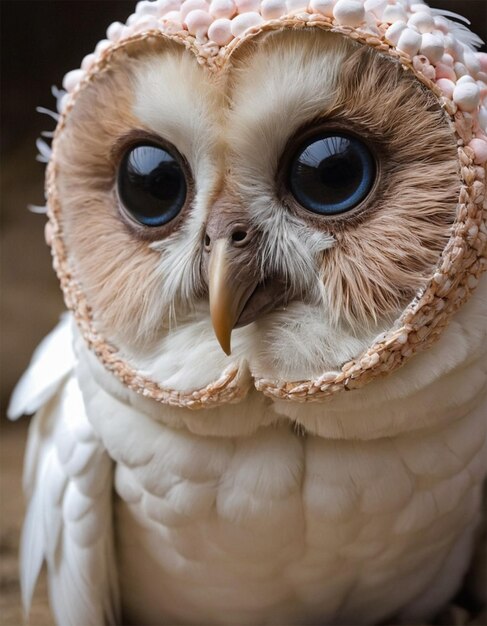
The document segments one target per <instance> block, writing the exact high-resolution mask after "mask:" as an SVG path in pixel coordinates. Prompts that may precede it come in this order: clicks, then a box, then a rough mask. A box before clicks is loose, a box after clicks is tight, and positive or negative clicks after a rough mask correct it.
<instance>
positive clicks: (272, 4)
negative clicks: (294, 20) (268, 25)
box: [260, 0, 333, 20]
mask: <svg viewBox="0 0 487 626" xmlns="http://www.w3.org/2000/svg"><path fill="white" fill-rule="evenodd" d="M318 1H319V0H318ZM312 3H313V0H312V2H311V4H312ZM332 6H333V3H332ZM260 12H261V14H262V17H263V18H264V19H265V20H275V19H276V18H278V17H280V16H281V15H284V14H285V13H286V3H285V1H284V0H262V4H261V5H260Z"/></svg>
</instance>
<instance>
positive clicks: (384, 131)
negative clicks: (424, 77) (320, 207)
mask: <svg viewBox="0 0 487 626" xmlns="http://www.w3.org/2000/svg"><path fill="white" fill-rule="evenodd" d="M325 118H326V119H331V120H340V119H341V120H346V121H347V123H348V124H350V125H351V127H352V128H354V127H355V128H361V129H362V133H363V136H364V138H365V139H366V140H368V141H370V142H371V143H372V144H373V145H375V147H376V151H377V153H378V155H379V169H380V174H379V176H380V179H379V181H378V184H377V186H376V189H374V190H373V192H372V197H371V200H369V201H368V206H367V207H366V209H365V210H364V212H363V213H362V214H360V211H359V213H358V216H357V218H354V217H353V216H352V217H351V219H347V217H346V216H344V219H342V220H336V221H333V222H330V230H331V232H332V233H333V234H334V236H335V238H336V240H337V245H336V246H334V247H333V248H331V249H329V250H327V251H325V253H324V258H323V265H322V275H323V281H324V284H325V288H326V294H327V309H328V310H329V311H330V313H331V316H332V319H333V320H335V322H337V323H338V322H340V321H343V320H346V321H347V322H349V323H350V324H351V325H356V324H357V323H359V324H361V325H362V324H363V325H366V326H369V325H371V324H372V323H374V322H376V321H377V320H378V319H381V318H384V317H386V316H390V315H394V314H396V313H397V312H398V311H399V310H401V309H402V308H403V306H404V305H405V304H406V303H407V302H408V301H409V300H411V299H412V297H414V295H415V293H416V292H417V291H418V289H419V288H420V287H421V286H422V284H423V282H424V280H425V278H426V277H427V276H428V275H430V274H431V271H432V268H433V266H434V264H435V263H436V262H437V260H438V256H439V253H440V252H441V250H442V249H443V248H444V246H445V243H446V241H447V239H448V236H449V230H450V225H451V224H452V222H453V219H454V215H455V209H456V203H457V198H458V191H459V177H458V160H457V155H456V146H455V141H454V138H453V136H452V133H451V130H450V128H449V126H448V123H447V120H446V117H445V115H444V114H443V112H442V110H441V108H440V107H439V105H438V103H437V102H436V101H435V99H434V96H433V95H432V94H431V93H430V92H429V91H427V90H426V89H425V88H423V87H422V86H421V85H420V84H419V83H418V81H417V80H416V79H414V78H413V77H411V76H410V75H409V74H408V73H407V72H405V71H404V70H403V69H402V68H401V67H400V66H399V65H398V64H397V63H394V62H392V61H391V60H390V59H389V58H386V57H383V56H381V55H379V54H377V53H375V52H374V51H371V50H369V49H367V48H364V47H359V48H357V50H356V51H355V52H353V53H352V54H351V55H350V56H349V58H348V59H347V60H346V61H345V63H344V65H343V67H342V71H341V78H340V81H339V84H338V88H337V93H336V99H335V102H334V103H333V105H332V107H331V109H330V110H328V111H326V114H325Z"/></svg>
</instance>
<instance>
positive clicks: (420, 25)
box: [408, 11, 435, 33]
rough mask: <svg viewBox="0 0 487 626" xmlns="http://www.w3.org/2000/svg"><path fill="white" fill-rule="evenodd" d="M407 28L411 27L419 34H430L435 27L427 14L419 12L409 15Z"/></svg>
mask: <svg viewBox="0 0 487 626" xmlns="http://www.w3.org/2000/svg"><path fill="white" fill-rule="evenodd" d="M408 26H412V27H413V28H415V29H416V30H417V31H418V32H420V33H431V31H432V30H433V28H434V27H435V21H434V19H433V18H432V17H431V15H430V14H429V13H426V12H425V11H419V12H418V13H413V15H411V17H410V18H409V20H408Z"/></svg>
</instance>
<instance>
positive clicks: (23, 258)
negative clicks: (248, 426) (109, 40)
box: [0, 0, 487, 626]
mask: <svg viewBox="0 0 487 626" xmlns="http://www.w3.org/2000/svg"><path fill="white" fill-rule="evenodd" d="M429 4H430V5H431V6H436V7H440V8H443V9H448V10H450V11H455V12H458V13H460V14H461V15H464V16H465V17H467V18H468V19H470V21H471V22H472V30H474V31H475V32H477V33H478V34H479V35H480V36H481V37H482V39H483V40H484V41H486V40H487V0H431V1H430V2H429ZM134 6H135V2H132V0H0V30H1V32H0V40H1V53H0V54H1V56H0V71H1V92H0V114H1V130H0V142H1V143H0V166H1V195H0V201H1V222H0V241H1V247H0V255H1V262H0V270H1V284H0V288H1V291H0V330H1V335H0V338H1V339H0V341H1V343H0V407H1V416H0V428H1V438H0V463H1V465H0V470H1V482H0V489H1V491H0V558H1V563H0V624H2V625H4V626H18V625H19V624H21V623H22V614H21V610H20V594H19V586H18V575H17V551H18V541H19V527H20V523H21V519H22V515H23V499H22V496H21V486H20V475H21V466H22V457H23V447H24V441H25V436H26V429H27V426H28V419H23V420H20V422H17V423H10V422H7V420H6V419H5V410H6V406H7V403H8V398H9V396H10V393H11V391H12V388H13V386H14V384H15V382H16V381H17V380H18V378H19V376H20V375H21V374H22V372H23V371H24V370H25V368H26V366H27V365H28V362H29V359H30V356H31V354H32V351H33V349H34V348H35V346H36V345H37V344H38V343H39V341H40V340H41V339H42V337H44V336H45V335H46V333H48V332H49V330H50V329H51V328H53V327H54V326H55V324H56V322H57V320H58V318H59V315H60V313H61V312H62V311H63V309H64V305H63V301H62V297H61V293H60V290H59V288H58V283H57V279H56V277H55V276H54V273H53V271H52V269H51V258H50V253H49V250H48V248H47V246H46V245H45V243H44V223H45V216H43V215H36V214H33V213H30V212H29V211H28V209H27V206H28V205H29V204H33V205H42V204H43V202H44V196H43V177H44V165H43V164H41V163H39V162H37V161H36V160H35V158H36V154H37V150H36V147H35V140H36V138H37V137H38V136H39V135H40V133H41V131H43V130H52V129H53V128H54V122H53V121H52V120H51V119H50V118H48V117H46V116H44V115H40V114H38V113H36V111H35V108H36V107H37V106H42V107H46V108H48V109H51V110H52V109H54V108H55V102H54V98H53V97H52V96H51V92H50V88H51V85H57V86H61V80H62V77H63V75H64V74H65V73H66V72H67V71H69V70H71V69H75V68H78V67H79V65H80V62H81V59H82V58H83V56H85V54H88V53H89V52H92V50H93V49H94V47H95V45H96V43H97V42H98V41H99V40H100V39H102V38H104V37H105V30H106V27H107V26H108V25H109V24H110V23H111V22H113V21H115V20H120V21H124V20H125V19H126V18H127V16H128V15H129V14H130V13H131V12H132V10H133V7H134ZM484 49H485V47H484ZM31 623H32V624H33V625H34V626H40V625H41V624H46V625H47V624H52V619H51V617H50V614H49V610H48V608H47V604H46V596H45V588H44V586H41V589H40V591H39V592H38V594H37V595H36V599H35V602H34V610H33V615H32V620H31Z"/></svg>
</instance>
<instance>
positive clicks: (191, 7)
mask: <svg viewBox="0 0 487 626" xmlns="http://www.w3.org/2000/svg"><path fill="white" fill-rule="evenodd" d="M197 9H200V10H201V11H208V9H209V6H208V3H207V2H205V0H185V2H183V4H182V5H181V9H180V12H181V19H182V20H183V21H185V20H186V16H187V15H188V13H190V12H191V11H196V10H197Z"/></svg>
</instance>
